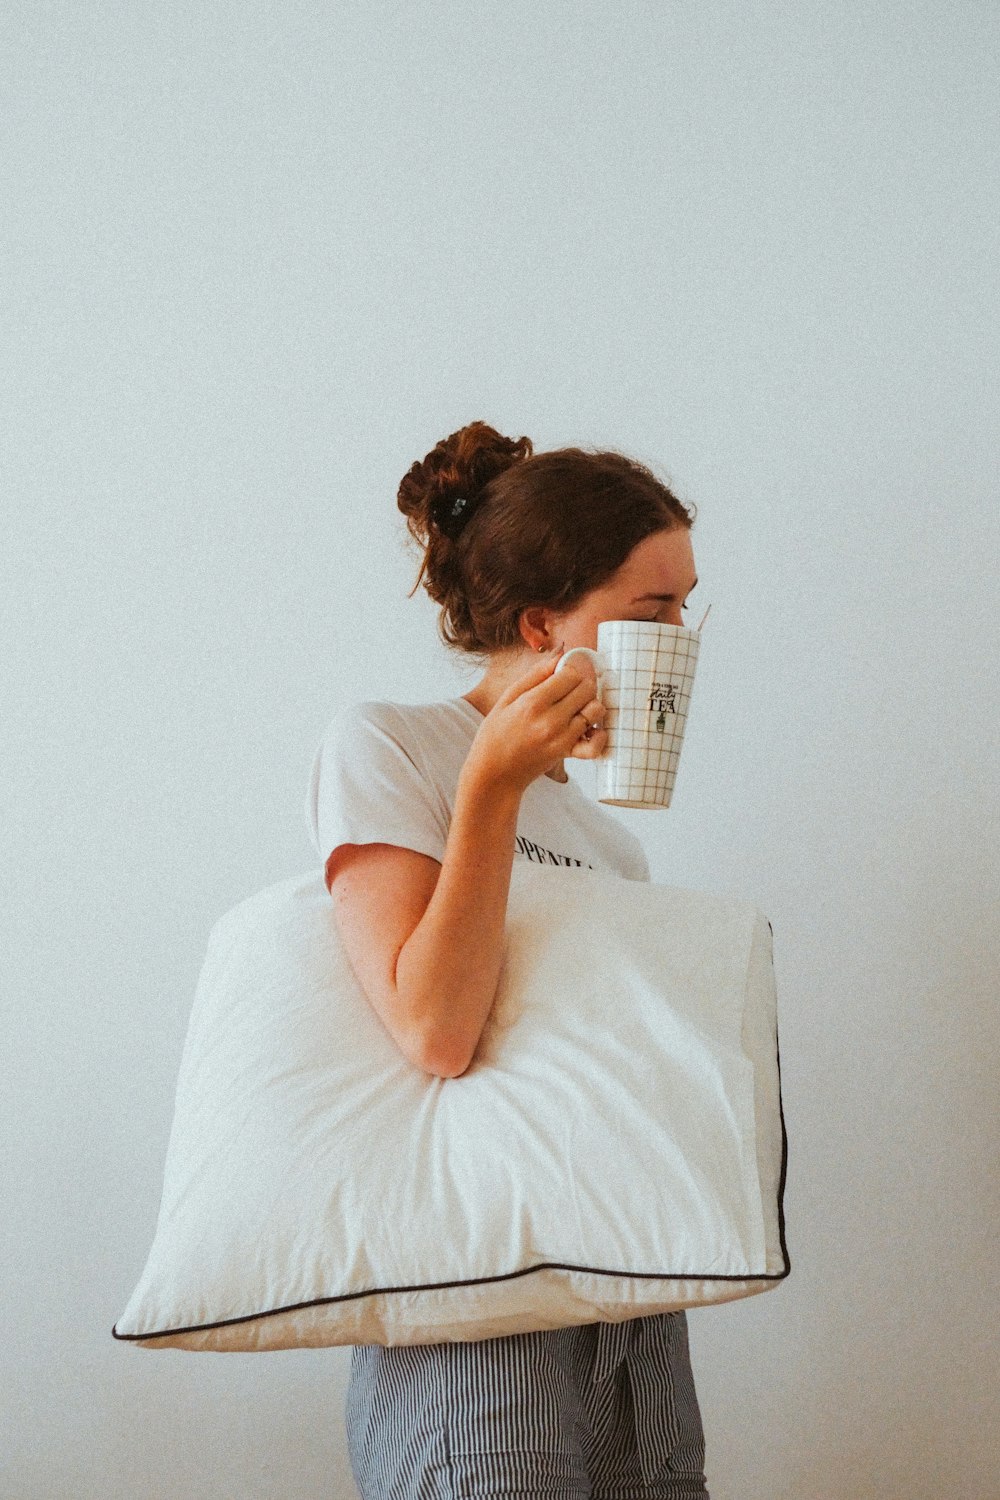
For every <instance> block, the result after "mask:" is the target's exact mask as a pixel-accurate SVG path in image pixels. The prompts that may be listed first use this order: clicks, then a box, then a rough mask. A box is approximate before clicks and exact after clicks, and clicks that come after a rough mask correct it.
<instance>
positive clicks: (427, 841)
mask: <svg viewBox="0 0 1000 1500" xmlns="http://www.w3.org/2000/svg"><path fill="white" fill-rule="evenodd" d="M395 717H396V716H394V714H393V712H392V709H391V706H389V705H385V704H381V703H377V702H365V703H353V704H348V705H345V706H344V707H342V708H340V709H339V710H338V712H337V713H336V714H335V715H334V718H333V719H332V721H331V723H330V724H329V726H328V728H327V730H326V733H325V735H324V736H323V740H322V743H321V744H320V746H319V748H318V750H317V751H316V754H315V757H314V759H313V764H312V771H311V773H310V777H309V791H308V795H307V797H306V822H307V825H308V828H309V834H310V837H311V839H312V842H313V844H314V846H315V848H316V852H317V853H318V854H319V857H320V859H321V860H322V862H323V865H324V867H325V865H326V862H327V860H328V859H329V857H330V855H331V854H332V853H333V851H334V849H336V848H338V847H339V846H340V845H341V844H372V843H378V844H399V845H401V846H402V847H403V848H404V849H416V850H417V852H418V853H420V854H429V855H430V856H431V858H432V859H436V860H440V861H443V860H444V851H445V846H446V844H447V840H448V821H447V815H446V812H445V810H444V809H443V808H442V807H441V805H440V802H439V799H437V798H436V796H435V792H434V788H433V787H432V785H431V783H430V781H429V779H428V777H427V775H426V774H425V771H424V768H423V766H422V765H421V763H420V762H421V754H420V750H419V747H418V746H417V745H416V744H415V743H414V742H413V741H412V737H411V736H407V735H406V734H405V731H403V730H402V729H401V726H400V725H399V724H398V723H397V722H394V718H395Z"/></svg>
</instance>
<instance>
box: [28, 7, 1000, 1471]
mask: <svg viewBox="0 0 1000 1500" xmlns="http://www.w3.org/2000/svg"><path fill="white" fill-rule="evenodd" d="M3 30H4V45H3V48H2V68H3V74H4V76H3V78H2V88H0V100H2V109H3V112H4V116H5V134H6V138H7V142H8V144H7V146H6V148H5V149H4V151H3V152H2V153H0V174H2V179H0V186H2V202H3V204H4V219H5V227H6V231H7V239H8V249H9V259H8V260H7V270H6V273H5V277H4V288H5V290H4V298H3V305H4V332H3V342H4V345H5V358H4V371H5V374H4V379H3V387H2V398H0V399H2V411H0V427H2V431H3V433H4V447H5V449H6V452H5V454H4V456H3V458H2V460H0V462H2V476H0V477H2V482H3V489H4V492H5V506H6V507H7V512H8V518H7V521H6V522H5V526H4V542H3V546H2V549H0V562H2V568H3V577H2V579H0V599H2V605H3V610H4V620H3V645H4V649H3V653H2V667H3V675H4V688H5V693H4V706H3V722H4V728H5V731H6V733H5V735H4V739H3V745H4V749H3V754H4V758H5V762H6V763H5V765H4V767H3V773H4V774H3V778H2V781H3V791H2V797H3V805H2V813H3V827H4V833H5V841H6V846H7V847H6V859H5V861H4V869H5V873H4V874H3V875H2V876H0V881H2V884H3V891H2V896H3V900H2V903H0V909H2V911H3V951H4V961H3V979H4V1020H3V1034H4V1051H5V1053H6V1057H7V1065H6V1069H5V1073H6V1078H5V1086H4V1088H3V1089H2V1090H0V1110H2V1112H3V1120H2V1126H3V1137H2V1141H3V1156H4V1176H3V1200H4V1215H3V1222H4V1235H3V1257H4V1263H3V1266H2V1289H3V1298H4V1305H3V1323H2V1327H3V1339H2V1348H3V1369H4V1379H3V1389H4V1409H3V1411H2V1412H0V1430H3V1432H4V1433H5V1437H4V1440H3V1452H2V1459H0V1464H2V1470H0V1492H2V1494H3V1495H4V1496H5V1497H11V1500H14V1497H16V1500H63V1497H67V1500H68V1497H72V1500H91V1497H93V1500H98V1497H100V1500H109V1497H112V1500H114V1497H132V1496H135V1495H140V1496H142V1497H144V1500H145V1497H149V1500H159V1497H164V1500H166V1497H170V1500H175V1497H176V1500H195V1497H199V1500H200V1497H209V1496H211V1497H226V1500H251V1497H252V1500H258V1497H259V1500H272V1497H276V1496H279V1495H280V1496H281V1497H282V1500H306V1497H319V1496H323V1497H334V1500H340V1497H344V1500H348V1497H351V1496H352V1495H353V1494H354V1489H353V1484H352V1480H351V1476H350V1471H349V1467H348V1464H347V1457H346V1448H345V1442H344V1433H343V1393H344V1382H345V1379H346V1372H347V1358H348V1351H347V1350H345V1349H336V1350H320V1351H308V1352H305V1351H302V1352H300V1351H296V1352H291V1353H287V1354H280V1355H279V1354H274V1355H270V1356H249V1355H248V1356H236V1355H228V1356H214V1357H212V1356H198V1355H193V1354H188V1353H184V1352H180V1351H162V1352H159V1353H151V1352H149V1351H144V1350H136V1349H131V1348H127V1347H124V1346H122V1345H120V1344H117V1343H115V1342H114V1341H113V1340H112V1338H111V1331H110V1330H111V1325H112V1323H113V1322H114V1320H115V1319H116V1318H117V1316H118V1315H119V1313H120V1312H121V1311H122V1309H123V1307H124V1304H125V1301H126V1300H127V1297H128V1295H129V1293H130V1292H131V1290H132V1287H133V1285H134V1283H135V1281H136V1280H137V1278H138V1275H139V1272H140V1270H141V1268H142V1264H143V1262H144V1259H145V1255H146V1252H147V1249H148V1247H149V1243H150V1240H151V1237H152V1231H153V1226H154V1223H155V1217H156V1210H157V1206H158V1203H159V1192H160V1183H161V1171H162V1165H163V1157H164V1152H165V1148H166V1142H167V1135H168V1131H169V1127H170V1118H171V1112H172V1105H173V1088H174V1082H175V1078H176V1071H177V1066H178V1063H179V1059H180V1051H181V1046H182V1042H183V1037H184V1031H185V1026H186V1022H187V1015H188V1010H189V1007H190V1003H191V998H192V995H193V990H194V983H195V980H196V978H197V974H198V970H199V968H200V964H201V960H202V956H203V952H204V945H205V942H206V939H207V934H208V931H209V929H210V927H211V925H212V924H213V923H214V921H215V920H216V918H217V917H218V916H220V915H221V914H222V913H223V912H224V911H225V910H227V909H228V908H229V907H230V906H231V905H233V904H234V903H235V902H236V901H238V900H239V899H241V898H242V897H243V896H244V895H247V894H249V893H250V892H251V891H254V890H256V889H258V888H260V887H261V886H264V885H268V884H270V883H272V882H274V881H276V880H279V879H283V878H284V877H285V876H286V875H289V874H293V873H296V872H298V871H302V870H306V869H309V868H311V867H312V866H313V864H314V858H315V857H314V853H313V851H312V848H311V845H310V844H309V842H308V839H307V835H306V829H305V821H304V813H303V806H304V799H305V791H306V783H307V776H308V770H309V764H310V761H311V758H312V753H313V750H314V749H315V747H316V745H317V744H318V743H319V740H320V738H321V737H322V733H323V730H324V728H325V726H326V724H327V722H328V719H329V717H330V715H331V713H332V711H333V710H334V708H335V707H336V706H337V705H338V704H339V703H340V702H342V701H344V700H346V699H350V698H352V697H389V698H393V697H395V698H398V699H401V700H403V701H419V700H422V699H431V698H437V697H443V696H448V695H453V694H455V693H458V692H464V691H466V690H467V689H468V688H469V687H471V685H472V683H473V681H475V680H477V678H476V677H475V676H474V675H473V674H470V673H465V674H464V675H463V674H462V672H461V670H460V668H459V666H457V665H456V664H454V663H452V661H451V660H450V658H448V657H446V654H445V652H444V649H443V647H441V646H440V645H439V644H438V642H437V638H436V632H435V620H436V612H435V609H434V606H433V605H432V604H431V603H430V601H429V600H428V599H427V598H426V596H425V595H424V594H423V593H422V592H421V594H420V595H419V596H415V597H414V599H413V600H411V601H408V600H407V599H406V592H407V590H408V589H409V587H410V585H411V584H412V582H413V580H414V578H415V576H416V571H417V567H418V564H419V559H418V556H417V554H416V553H415V552H414V551H412V550H410V548H409V547H408V545H407V544H406V543H405V540H404V538H405V532H404V528H403V522H402V518H401V517H400V516H399V514H398V512H397V510H396V507H395V492H396V487H397V485H398V482H399V479H400V477H401V476H402V475H403V473H404V472H405V471H406V469H407V468H408V467H409V465H410V464H411V463H412V462H413V461H414V460H415V459H417V458H419V457H421V456H422V455H423V454H424V452H425V451H426V450H427V449H428V448H429V447H430V446H431V445H432V444H433V443H434V442H435V441H436V440H437V439H438V438H440V437H442V436H444V435H445V434H447V433H449V432H451V431H453V430H454V429H455V428H456V427H458V426H460V425H462V424H463V423H464V422H467V421H470V420H472V419H474V418H483V419H485V420H486V421H489V422H491V423H493V424H494V425H497V426H499V427H500V428H501V429H502V430H504V431H506V432H508V433H510V434H511V435H514V436H518V435H520V434H521V433H522V432H524V433H527V434H528V435H530V436H531V437H532V439H533V440H534V441H535V442H536V445H537V447H538V448H539V449H544V448H548V447H553V446H558V445H562V444H564V443H573V442H576V443H583V444H591V443H597V444H600V443H606V444H609V445H613V446H616V447H620V448H624V449H625V450H627V451H630V452H632V453H634V454H636V455H638V456H639V457H641V458H643V459H645V460H647V461H650V462H652V463H653V464H654V465H656V466H657V468H658V470H659V471H660V472H661V473H662V474H663V475H664V476H666V477H668V478H670V479H672V480H673V481H674V482H675V484H676V486H677V488H678V490H679V492H680V493H681V494H682V496H683V497H684V498H685V499H687V500H692V501H694V502H695V503H696V504H697V506H698V507H699V518H698V521H697V524H696V527H695V531H694V533H693V540H694V545H695V555H696V560H697V564H698V571H699V574H700V577H701V579H702V583H701V586H700V588H699V590H698V592H697V594H696V595H695V596H694V601H693V602H694V603H695V604H697V603H698V601H699V600H700V601H701V608H702V609H703V607H704V606H705V605H707V604H708V602H709V601H711V602H712V603H713V610H712V614H711V616H710V617H709V621H708V624H707V625H706V627H705V637H704V642H703V652H702V660H701V664H700V668H699V682H698V687H697V696H696V703H695V706H694V708H693V710H692V721H691V725H690V730H689V735H688V741H687V744H686V746H685V758H684V763H683V765H682V774H681V779H680V784H679V789H678V794H677V797H676V801H675V805H674V807H673V808H671V809H670V811H669V812H667V813H664V814H660V815H656V814H649V813H644V812H634V811H621V810H619V811H617V812H616V816H620V817H621V818H622V819H623V821H625V822H626V823H627V825H628V826H630V827H632V828H634V829H635V831H636V832H637V833H639V835H640V836H641V837H642V838H643V840H644V842H645V843H646V845H647V848H648V850H649V852H650V857H651V861H652V866H653V873H654V878H656V879H658V880H663V881H667V882H675V883H681V884H688V885H691V886H694V887H700V888H706V889H712V890H729V891H737V892H740V893H742V894H745V895H747V896H749V897H751V898H752V899H754V900H755V901H757V903H758V904H759V905H760V906H761V908H762V909H763V910H764V911H765V912H766V913H767V914H768V916H769V917H770V919H771V921H772V922H773V925H774V930H775V955H776V965H777V970H778V981H779V1002H780V1011H779V1020H780V1039H781V1056H782V1079H783V1094H784V1107H785V1116H786V1123H787V1127H788V1132H789V1142H790V1159H789V1175H788V1184H787V1193H786V1200H785V1208H786V1214H787V1233H788V1244H789V1250H790V1254H791V1258H792V1273H791V1276H790V1277H789V1278H788V1280H787V1281H786V1282H785V1283H784V1284H783V1285H782V1286H781V1287H780V1288H779V1289H778V1290H776V1291H775V1292H773V1293H771V1294H769V1295H767V1296H764V1297H757V1298H753V1299H750V1300H748V1301H744V1302H738V1303H734V1304H730V1305H727V1306H722V1307H716V1308H706V1309H699V1310H695V1311H692V1312H691V1313H689V1325H690V1330H691V1341H692V1355H693V1360H694V1364H695V1373H696V1378H697V1382H698V1387H699V1392H700V1396H701V1401H702V1410H703V1416H704V1420H705V1426H706V1432H707V1440H708V1461H707V1471H708V1477H709V1481H710V1489H711V1493H712V1496H713V1500H868V1497H893V1500H896V1497H898V1500H940V1497H942V1496H945V1495H947V1496H948V1497H961V1500H995V1496H996V1495H997V1493H998V1488H997V1487H998V1484H1000V1480H998V1478H997V1474H998V1472H1000V1452H998V1444H997V1436H996V1434H997V1432H998V1430H1000V1421H998V1417H1000V1409H998V1408H1000V1401H998V1380H997V1368H998V1358H997V1356H998V1349H997V1339H996V1328H997V1322H996V1310H995V1300H996V1298H995V1286H996V1276H997V1270H998V1265H997V1252H996V1236H997V1225H998V1213H997V1208H998V1196H1000V1194H998V1178H997V1167H996V1161H997V1154H996V1153H997V1127H996V1120H997V1114H998V1111H997V1098H996V1076H997V1060H998V1051H1000V1048H998V1019H997V1011H998V1007H997V998H998V985H997V975H998V967H1000V966H998V952H997V950H998V938H997V915H998V903H997V897H998V884H1000V882H998V869H997V853H996V851H997V844H998V838H1000V824H998V816H997V786H998V770H1000V768H998V765H997V753H996V747H997V740H998V732H997V731H998V726H997V694H996V676H995V672H996V668H997V662H998V639H997V625H996V620H997V612H998V611H997V605H998V600H997V588H996V560H997V556H998V541H1000V537H998V529H1000V528H998V507H997V482H996V476H997V468H996V451H997V437H998V432H997V427H998V420H997V414H998V411H1000V406H998V401H997V396H998V390H997V376H996V371H997V353H998V350H997V292H996V276H997V264H998V260H997V252H998V243H997V241H998V224H1000V217H998V203H997V196H998V194H997V174H996V162H997V155H996V153H997V145H998V135H1000V132H998V129H997V123H998V122H997V99H998V91H997V58H998V43H1000V12H998V10H997V7H996V6H995V5H994V4H992V3H985V0H981V3H975V0H966V3H964V4H960V5H956V6H939V5H934V4H931V3H929V0H912V3H908V4H905V3H899V0H881V3H880V4H879V5H877V6H869V5H861V4H855V3H848V4H846V5H841V6H830V5H828V4H819V3H805V4H790V3H780V0H757V3H751V4H747V3H746V0H733V3H725V0H698V3H693V0H691V3H689V0H679V3H664V0H620V3H618V4H614V5H608V4H603V5H601V4H597V3H594V0H589V3H583V0H574V3H567V0H563V3H558V0H556V3H548V4H542V5H537V4H534V3H527V0H504V3H502V4H499V3H483V0H480V3H479V4H477V5H474V6H468V5H462V4H459V3H458V0H438V3H411V4H407V5H388V4H384V5H379V4H374V5H372V4H360V3H359V4H355V5H344V4H341V5H329V4H322V3H319V0H309V3H302V0H298V3H284V4H282V3H279V4H277V5H275V4H271V3H268V4H265V3H263V0H239V3H236V0H198V3H195V0H185V3H180V0H165V3H162V0H161V3H158V4H153V3H148V0H122V3H120V4H87V3H84V0H53V3H46V4H44V5H39V4H37V3H27V0H20V3H18V0H11V3H9V4H8V5H7V6H6V7H5V16H4V23H3ZM697 618H700V610H699V615H698V617H697ZM991 669H992V672H991ZM570 768H571V774H574V775H580V776H582V777H583V778H584V780H585V781H586V779H587V777H589V776H590V775H591V773H592V767H589V766H587V767H585V766H583V765H582V764H577V763H573V762H570Z"/></svg>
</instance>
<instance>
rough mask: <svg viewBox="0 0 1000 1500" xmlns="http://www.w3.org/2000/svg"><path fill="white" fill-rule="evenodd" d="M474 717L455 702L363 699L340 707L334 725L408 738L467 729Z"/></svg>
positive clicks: (447, 699) (447, 700) (442, 700)
mask: <svg viewBox="0 0 1000 1500" xmlns="http://www.w3.org/2000/svg"><path fill="white" fill-rule="evenodd" d="M470 707H471V705H470ZM470 717H471V716H470V715H469V714H468V713H464V712H463V711H462V708H461V705H460V704H459V703H458V701H457V700H456V699H453V698H444V699H441V700H439V701H437V702H433V703H404V702H400V701H399V700H398V699H395V698H361V699H357V700H354V701H350V702H347V703H342V704H340V706H339V707H338V708H337V709H336V710H335V711H334V714H333V718H332V720H331V724H333V725H337V726H340V727H342V728H345V729H346V728H351V727H354V728H362V727H365V726H368V727H371V728H374V729H377V730H382V731H383V732H384V733H386V734H390V735H393V734H401V735H404V736H405V735H406V734H408V733H409V734H412V733H414V732H417V733H419V732H420V731H421V730H424V731H437V732H442V731H445V730H452V731H453V730H455V729H457V728H460V727H464V726H467V725H468V723H469V719H470Z"/></svg>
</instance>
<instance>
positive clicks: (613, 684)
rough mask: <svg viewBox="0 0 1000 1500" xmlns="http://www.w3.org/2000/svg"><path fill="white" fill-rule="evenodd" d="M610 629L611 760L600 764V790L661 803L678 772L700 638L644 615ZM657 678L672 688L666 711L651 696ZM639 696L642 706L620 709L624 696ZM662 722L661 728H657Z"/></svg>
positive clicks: (608, 701) (607, 694)
mask: <svg viewBox="0 0 1000 1500" xmlns="http://www.w3.org/2000/svg"><path fill="white" fill-rule="evenodd" d="M608 634H609V635H610V637H611V639H610V640H609V642H608V646H607V648H606V649H607V651H608V655H609V658H610V661H611V663H612V665H613V671H612V673H611V674H610V680H609V681H608V683H607V688H606V691H605V693H604V700H605V703H606V704H607V707H608V759H607V760H606V761H605V762H604V763H603V765H602V770H603V772H604V775H603V778H602V795H604V796H611V797H617V798H620V799H622V800H627V801H631V802H645V803H653V802H658V801H660V800H662V798H664V797H665V796H666V794H667V793H668V792H669V791H670V790H671V789H672V787H673V783H674V778H675V777H676V774H677V765H678V762H679V760H680V754H681V745H682V743H683V737H684V725H685V721H686V718H687V710H688V703H689V701H690V698H691V689H692V686H693V684H694V672H695V667H696V665H697V661H698V647H699V644H700V637H699V635H698V632H697V631H695V630H686V631H685V633H683V634H682V633H681V632H680V631H677V632H676V633H675V632H673V631H671V632H670V634H669V636H668V635H666V634H665V633H664V631H663V628H662V626H660V625H658V624H653V623H651V622H649V621H645V620H618V621H615V622H614V625H613V628H612V629H610V630H609V631H608ZM623 655H625V656H627V657H628V665H627V666H623V664H622V656H623ZM656 683H662V684H664V685H666V686H667V687H669V689H670V690H671V691H670V693H669V694H668V695H667V697H666V698H665V700H664V702H663V703H662V705H661V706H662V709H663V711H662V713H661V712H658V711H657V709H656V706H655V699H654V698H653V691H652V690H653V685H654V684H656ZM636 697H638V698H639V699H640V701H641V704H642V706H641V708H640V709H638V710H628V709H625V710H623V709H622V708H621V702H622V699H626V700H627V699H629V698H632V699H634V698H636ZM651 700H652V701H651ZM661 721H662V725H663V727H662V729H660V728H657V727H656V726H657V723H658V722H661ZM612 757H613V758H612Z"/></svg>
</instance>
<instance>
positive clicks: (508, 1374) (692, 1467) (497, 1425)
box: [346, 1311, 708, 1500]
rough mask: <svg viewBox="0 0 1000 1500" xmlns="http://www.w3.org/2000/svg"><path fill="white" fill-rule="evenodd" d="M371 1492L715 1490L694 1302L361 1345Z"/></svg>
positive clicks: (359, 1414)
mask: <svg viewBox="0 0 1000 1500" xmlns="http://www.w3.org/2000/svg"><path fill="white" fill-rule="evenodd" d="M346 1417H347V1439H348V1452H349V1454H350V1460H351V1466H352V1470H353V1473H354V1479H355V1483H356V1484H357V1486H358V1491H359V1494H360V1495H361V1497H362V1500H471V1497H499V1496H503V1497H505V1500H514V1497H521V1500H632V1497H639V1496H643V1497H646V1500H694V1497H701V1500H707V1497H708V1489H707V1485H706V1480H705V1472H704V1464H705V1437H704V1431H703V1428H702V1421H701V1412H700V1409H699V1406H698V1400H697V1395H696V1393H695V1386H694V1377H693V1373H692V1370H691V1362H690V1353H689V1347H688V1333H687V1317H686V1314H685V1313H684V1312H683V1311H680V1312H671V1313H656V1314H653V1315H651V1316H649V1317H644V1318H633V1319H630V1320H628V1321H626V1322H623V1323H588V1324H582V1325H578V1326H576V1327H572V1328H559V1329H548V1330H544V1331H542V1332H537V1333H521V1334H514V1335H510V1336H508V1337H505V1338H496V1339H484V1340H478V1341H474V1342H465V1343H463V1342H450V1343H444V1344H419V1345H405V1346H386V1345H379V1344H373V1345H362V1346H358V1347H355V1348H354V1349H353V1350H352V1357H351V1372H350V1380H349V1383H348V1391H347V1401H346Z"/></svg>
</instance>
